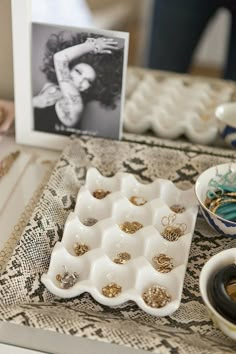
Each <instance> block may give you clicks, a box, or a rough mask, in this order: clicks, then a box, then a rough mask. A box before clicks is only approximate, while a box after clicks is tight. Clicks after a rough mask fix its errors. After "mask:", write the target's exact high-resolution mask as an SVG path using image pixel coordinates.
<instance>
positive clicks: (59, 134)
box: [11, 0, 129, 150]
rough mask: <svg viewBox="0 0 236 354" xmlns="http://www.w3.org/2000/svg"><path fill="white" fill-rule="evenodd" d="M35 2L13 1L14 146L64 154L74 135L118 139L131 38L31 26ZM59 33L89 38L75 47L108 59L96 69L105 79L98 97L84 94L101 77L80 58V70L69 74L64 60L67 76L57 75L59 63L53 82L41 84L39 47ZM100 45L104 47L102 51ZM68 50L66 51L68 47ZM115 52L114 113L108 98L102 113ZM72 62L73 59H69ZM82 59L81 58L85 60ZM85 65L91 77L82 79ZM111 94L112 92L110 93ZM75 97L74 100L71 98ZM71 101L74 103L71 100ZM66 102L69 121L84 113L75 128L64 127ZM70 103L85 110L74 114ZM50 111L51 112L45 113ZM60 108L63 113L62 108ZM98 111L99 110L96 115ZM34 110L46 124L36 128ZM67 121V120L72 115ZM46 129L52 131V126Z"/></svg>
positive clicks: (96, 31)
mask: <svg viewBox="0 0 236 354" xmlns="http://www.w3.org/2000/svg"><path fill="white" fill-rule="evenodd" d="M33 1H34V0H24V1H19V0H11V3H12V29H13V57H14V60H13V64H14V94H15V127H16V141H17V143H21V144H27V145H34V146H40V147H45V148H50V149H55V150H62V149H63V147H64V146H65V144H66V143H67V141H68V136H69V135H71V134H73V133H75V134H79V135H80V134H86V135H92V136H99V137H105V138H111V139H120V138H121V132H122V112H123V108H124V99H125V82H126V71H127V61H128V42H129V34H128V33H126V32H118V31H108V30H102V29H95V28H87V27H83V28H81V27H75V26H74V27H71V26H65V25H61V24H55V23H45V22H43V21H42V22H36V21H33V20H32V2H33ZM35 3H36V2H35ZM61 33H63V35H65V36H67V37H68V36H69V35H71V36H72V37H73V38H75V37H76V38H79V37H83V38H85V37H86V36H87V39H85V41H84V43H81V42H80V43H79V44H80V45H81V44H84V46H85V43H86V44H88V45H90V48H91V50H92V53H93V54H94V55H97V57H99V56H100V58H101V57H102V54H103V55H104V56H105V57H106V58H107V60H103V64H100V67H99V70H100V69H101V68H102V65H103V67H104V72H105V76H106V77H105V80H103V81H104V82H105V84H102V83H101V82H100V96H99V93H97V94H96V95H94V97H92V93H87V91H88V92H95V88H94V87H93V85H94V86H95V83H96V85H97V81H98V78H101V77H102V74H101V73H100V72H99V73H98V72H97V71H96V68H94V67H93V66H92V65H90V62H86V61H85V62H83V61H82V59H81V61H82V65H81V63H80V65H78V68H79V69H78V70H77V67H76V65H77V64H76V65H75V69H73V70H74V71H73V73H72V69H70V70H71V72H70V74H69V71H68V70H69V69H68V68H69V64H70V63H69V59H68V63H69V64H68V65H67V71H68V72H67V77H66V73H65V71H64V72H62V71H61V72H60V71H59V70H60V65H59V64H60V63H59V64H58V66H56V64H55V68H56V70H54V71H55V72H56V74H57V79H56V81H55V82H46V81H45V82H44V81H43V80H46V79H45V71H46V69H45V68H44V70H42V63H43V62H44V63H45V62H46V60H45V58H44V57H43V55H44V53H43V49H42V48H44V49H45V48H46V47H47V41H50V38H51V37H52V36H54V38H55V36H57V38H59V37H60V36H61ZM101 39H103V41H104V42H101ZM43 41H44V42H43ZM71 43H72V42H71ZM101 43H102V46H100V44H101ZM104 43H106V46H104ZM43 44H44V46H43ZM76 46H77V47H78V44H74V45H73V47H76ZM77 47H76V48H77ZM40 48H41V49H40ZM71 48H72V45H71ZM71 48H69V49H70V50H69V55H70V53H71V52H72V50H71ZM66 49H67V52H68V48H66ZM40 50H41V52H40ZM59 52H60V53H62V52H63V50H62V49H58V53H59ZM118 52H122V54H121V55H122V61H120V63H121V70H120V77H119V82H120V91H119V92H118V94H119V99H117V100H116V104H115V106H116V109H114V97H113V106H112V104H110V106H109V102H108V98H106V100H107V102H105V104H106V107H105V108H104V109H103V108H101V107H103V106H102V105H103V104H104V102H102V103H101V102H99V100H101V101H104V99H103V98H105V97H106V96H107V95H108V94H109V92H108V93H106V92H105V91H106V90H105V89H106V87H108V84H106V82H108V80H109V78H110V76H111V75H110V73H111V72H113V71H110V73H109V72H108V71H106V70H107V68H108V63H110V62H111V57H112V58H113V57H115V54H114V55H113V53H116V57H117V53H118ZM58 53H54V54H58ZM63 54H64V52H63ZM69 55H67V54H66V55H64V58H65V57H66V58H69ZM53 57H54V56H53ZM57 57H59V59H60V58H61V57H60V55H59V56H58V55H57ZM71 57H72V58H73V55H72V56H71ZM90 57H91V55H90ZM39 58H40V59H41V62H37V60H39ZM83 58H85V56H84V57H83ZM83 60H85V59H83ZM71 62H72V59H71ZM54 63H55V57H54ZM89 66H90V67H92V69H91V68H90V69H89V70H90V72H91V71H92V72H93V74H91V73H90V72H89V74H86V73H87V71H86V70H87V69H86V67H89ZM84 67H85V69H86V70H85V69H84ZM58 68H59V69H58ZM81 68H82V70H85V73H84V72H82V73H81ZM116 68H117V66H114V72H115V69H116ZM100 71H101V70H100ZM78 72H79V74H78ZM75 73H76V74H75ZM107 73H108V74H107ZM63 75H64V77H63ZM76 75H77V76H76ZM78 75H79V76H78ZM86 75H90V77H87V76H86ZM91 75H92V78H91ZM84 76H85V78H84ZM68 77H69V79H68ZM74 77H75V78H74ZM47 79H48V77H47ZM72 79H73V80H74V81H73V80H72ZM82 79H83V80H85V81H86V82H87V84H85V86H83V85H82V84H81V81H82ZM76 80H77V81H76ZM65 81H67V84H65ZM72 81H73V82H72ZM100 81H102V80H100ZM110 81H111V80H110ZM42 82H43V84H44V85H43V86H42V85H41V84H42ZM68 82H69V84H68ZM111 84H112V82H111ZM115 84H116V83H115V82H114V85H113V86H115ZM73 85H74V86H73ZM116 86H117V85H116ZM90 87H91V89H90ZM75 88H78V91H79V96H78V95H77V94H76V92H75ZM92 88H93V89H92ZM66 90H67V91H66ZM89 90H90V91H89ZM103 91H104V92H105V94H104V95H103V96H104V97H103V96H102V95H101V92H103ZM107 91H108V90H107ZM52 92H56V93H57V94H56V95H55V94H54V93H53V94H52ZM110 92H113V91H112V90H110ZM50 94H51V96H50ZM75 94H76V95H77V96H78V97H77V96H76V97H75ZM86 94H87V96H86ZM89 95H90V96H89ZM85 96H86V97H87V101H86V100H85V103H84V102H83V100H82V98H83V97H85ZM81 97H82V98H81ZM72 99H73V100H74V101H72ZM35 102H36V103H35ZM68 102H69V107H72V108H71V109H70V114H72V116H73V117H75V113H74V112H78V111H79V112H82V113H83V114H81V116H82V118H81V117H79V119H78V120H75V122H76V123H73V124H74V125H73V124H71V123H68V122H69V120H68V121H66V120H65V119H67V118H68V117H66V115H67V112H68V111H69V110H68V109H67V108H68ZM71 102H72V103H73V102H76V104H77V103H78V102H82V105H81V106H82V108H83V109H82V108H81V109H78V107H77V106H76V105H75V106H73V104H72V103H71ZM117 102H118V104H117ZM51 103H53V105H54V107H53V105H51V106H50V104H51ZM98 103H99V104H98ZM49 106H50V113H48V112H49ZM63 107H67V108H65V109H64V108H63ZM66 109H67V111H66ZM100 109H101V111H99V110H100ZM102 109H103V110H102ZM38 111H40V114H39V117H43V120H44V124H38V123H37V122H38V120H37V119H38ZM36 112H37V114H36ZM52 112H53V113H52ZM71 112H72V113H71ZM53 116H55V117H54V118H55V119H58V123H55V124H54V123H53V124H54V125H52V124H51V123H52V121H51V119H53V118H51V117H53ZM73 117H72V120H73ZM69 118H70V119H71V116H70V117H69ZM39 119H41V118H39ZM77 121H78V122H77ZM40 122H41V121H40ZM47 122H48V124H47ZM49 123H50V124H49ZM50 125H51V126H52V127H53V128H52V127H50ZM54 127H55V129H54Z"/></svg>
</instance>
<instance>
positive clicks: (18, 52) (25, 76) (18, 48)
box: [11, 0, 129, 150]
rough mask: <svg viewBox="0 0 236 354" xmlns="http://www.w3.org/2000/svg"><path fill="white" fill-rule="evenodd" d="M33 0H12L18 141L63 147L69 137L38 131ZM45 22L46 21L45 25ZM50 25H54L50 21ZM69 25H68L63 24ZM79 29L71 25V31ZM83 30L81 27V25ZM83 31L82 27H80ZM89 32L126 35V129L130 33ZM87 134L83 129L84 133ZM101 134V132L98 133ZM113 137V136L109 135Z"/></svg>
mask: <svg viewBox="0 0 236 354" xmlns="http://www.w3.org/2000/svg"><path fill="white" fill-rule="evenodd" d="M31 1H32V0H24V1H19V0H11V3H12V30H13V58H14V59H13V66H14V96H15V130H16V142H17V143H20V144H26V145H33V146H39V147H44V148H50V149H55V150H62V149H63V147H64V146H65V144H66V143H67V142H68V136H64V135H58V134H57V133H55V134H54V133H53V134H52V133H48V132H42V131H36V130H34V114H33V104H32V98H33V91H32V71H31V68H32V66H31V64H32V58H31V57H32V48H31V35H32V3H31ZM42 25H45V24H42ZM48 25H49V26H50V25H51V24H48ZM63 27H64V28H65V26H63ZM71 29H73V30H77V28H75V27H73V28H71V27H70V26H68V30H71ZM78 30H79V27H78ZM80 30H81V29H80ZM86 30H87V31H88V32H95V33H97V34H99V35H104V36H108V35H109V36H111V37H112V38H114V37H117V38H123V39H124V41H125V46H124V54H123V79H122V91H121V98H120V102H121V103H120V122H119V124H120V127H119V137H118V138H121V132H122V112H123V109H124V99H125V82H126V72H127V62H128V42H129V34H128V33H126V32H118V31H107V30H100V29H99V30H98V29H91V28H88V29H87V28H86ZM82 134H83V132H82ZM98 136H101V135H98ZM108 138H109V137H108Z"/></svg>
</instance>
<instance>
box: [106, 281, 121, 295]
mask: <svg viewBox="0 0 236 354" xmlns="http://www.w3.org/2000/svg"><path fill="white" fill-rule="evenodd" d="M121 291H122V287H121V286H120V285H118V284H116V283H110V284H108V285H106V286H104V287H103V288H102V294H103V295H104V296H106V297H110V298H111V297H116V296H118V295H119V294H120V293H121Z"/></svg>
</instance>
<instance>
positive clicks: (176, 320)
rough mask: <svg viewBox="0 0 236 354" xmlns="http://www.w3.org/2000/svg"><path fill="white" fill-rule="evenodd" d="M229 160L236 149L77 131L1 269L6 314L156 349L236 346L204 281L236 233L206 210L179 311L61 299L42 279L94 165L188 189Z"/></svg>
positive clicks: (191, 352) (230, 349) (0, 313)
mask: <svg viewBox="0 0 236 354" xmlns="http://www.w3.org/2000/svg"><path fill="white" fill-rule="evenodd" d="M229 161H235V153H234V151H232V150H223V149H214V148H207V147H203V146H196V145H192V144H188V143H178V142H173V141H172V142H171V141H166V140H160V139H157V138H152V137H144V136H135V135H128V134H127V135H125V136H124V140H123V141H121V142H120V141H111V140H105V139H96V138H90V137H85V136H84V137H81V138H75V139H73V140H72V141H71V143H70V144H69V145H68V146H67V147H66V149H65V150H64V152H63V154H62V155H61V158H60V159H59V161H58V163H57V165H56V167H55V169H54V171H53V173H52V176H51V178H50V180H49V182H48V184H47V185H46V188H45V190H44V192H43V194H42V197H41V199H40V201H39V203H38V205H37V206H36V208H35V210H34V212H33V214H32V217H31V218H30V221H29V223H28V225H27V226H26V228H25V230H24V232H23V234H22V236H21V239H20V240H19V242H18V244H17V246H16V248H15V250H14V253H13V255H12V257H11V258H10V260H9V262H8V264H7V266H6V269H5V271H4V272H3V274H2V275H1V277H0V320H2V321H8V322H11V323H15V324H21V325H25V326H29V327H33V328H41V329H46V330H51V331H57V332H59V333H64V334H67V335H74V336H80V337H84V338H89V339H96V340H100V341H104V342H107V343H115V344H119V345H124V346H130V347H133V348H136V349H142V350H146V351H150V352H154V353H163V354H164V353H165V354H166V353H170V354H171V353H172V354H173V353H186V354H195V353H196V354H197V353H198V354H199V353H200V354H206V353H212V354H213V353H214V354H219V353H221V354H223V353H224V354H226V353H235V351H236V344H235V342H233V341H232V340H230V339H229V338H227V337H225V336H224V334H223V333H222V332H220V331H219V330H218V329H216V328H215V327H214V326H213V325H212V322H211V321H210V320H209V317H208V314H207V311H206V308H205V306H204V305H203V302H202V300H201V296H200V293H199V286H198V281H199V273H200V271H201V269H202V267H203V265H204V264H205V262H206V261H207V260H208V259H209V258H210V257H211V256H213V255H214V254H216V253H218V252H219V251H221V250H223V249H227V248H232V247H236V240H233V239H231V238H226V237H224V236H223V235H218V234H216V233H215V231H213V230H212V229H211V228H210V227H209V226H208V225H207V224H206V222H205V221H204V219H203V218H202V217H201V216H200V215H199V217H198V220H197V224H196V228H195V232H194V236H193V241H192V247H191V251H190V256H189V263H188V268H187V273H186V276H185V283H184V291H183V295H182V302H181V306H180V308H179V309H178V310H177V311H176V312H175V313H174V314H173V315H172V316H169V317H163V318H157V317H153V316H151V315H148V314H147V313H144V312H143V311H142V310H140V309H139V308H138V307H137V305H135V304H134V303H132V302H128V303H126V304H124V305H122V306H118V307H116V308H109V307H106V306H102V305H100V304H98V303H97V302H96V301H94V300H93V299H92V298H91V297H90V296H89V295H88V294H83V295H80V296H78V297H76V298H74V299H67V300H64V299H60V298H57V297H55V296H54V295H52V294H51V293H49V292H48V291H47V289H46V288H45V287H44V285H43V284H42V283H41V281H40V278H41V275H42V274H43V273H44V272H46V271H47V269H48V266H49V261H50V256H51V251H52V248H53V246H54V244H55V243H56V242H57V241H59V240H60V239H61V237H62V233H63V227H64V223H65V220H66V218H67V216H68V214H69V212H70V211H72V210H73V208H74V206H75V198H76V195H77V193H78V190H79V188H80V186H81V185H82V184H83V183H84V180H85V175H86V170H87V168H88V167H89V166H94V167H96V168H97V169H98V170H99V171H100V172H101V173H102V174H104V175H105V176H112V175H113V174H115V173H116V172H118V171H124V172H128V173H132V174H134V175H135V176H136V177H137V179H139V180H140V181H142V182H144V183H149V182H151V181H153V180H154V179H156V178H168V179H170V180H172V181H173V182H174V183H175V184H176V185H177V186H178V187H180V188H183V189H187V188H188V187H190V186H191V185H193V184H194V182H195V180H196V178H197V176H198V175H199V173H200V172H201V171H203V170H205V169H206V168H208V167H210V166H213V165H216V164H219V163H225V162H229Z"/></svg>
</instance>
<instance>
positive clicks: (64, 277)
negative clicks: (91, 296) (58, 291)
mask: <svg viewBox="0 0 236 354" xmlns="http://www.w3.org/2000/svg"><path fill="white" fill-rule="evenodd" d="M78 279H79V274H78V273H76V272H73V273H69V272H68V271H66V270H65V272H64V273H63V274H57V275H56V280H57V281H58V282H59V283H60V287H61V288H62V289H70V288H72V286H74V285H75V284H76V283H77V281H78Z"/></svg>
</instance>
